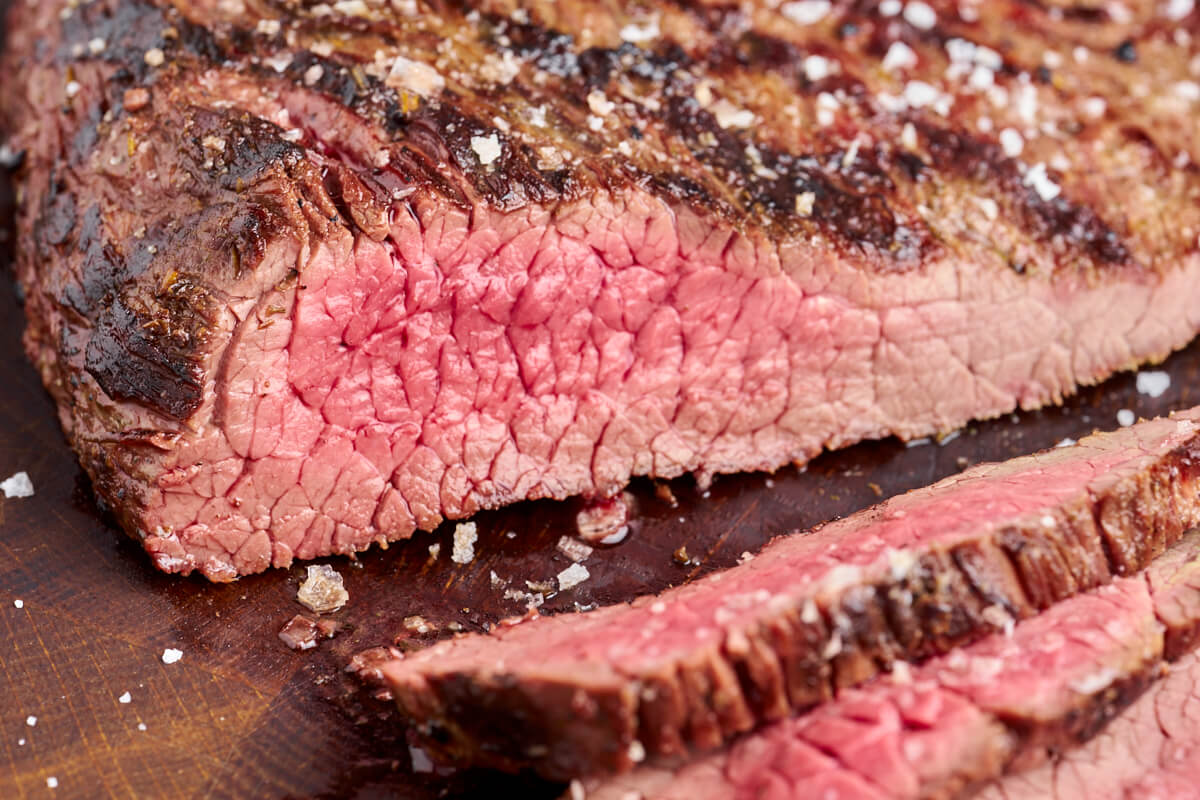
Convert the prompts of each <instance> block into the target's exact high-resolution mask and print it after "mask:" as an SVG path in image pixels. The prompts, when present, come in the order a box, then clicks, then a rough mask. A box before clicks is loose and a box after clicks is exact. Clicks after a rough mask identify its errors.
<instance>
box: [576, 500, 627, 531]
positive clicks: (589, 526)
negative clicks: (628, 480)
mask: <svg viewBox="0 0 1200 800" xmlns="http://www.w3.org/2000/svg"><path fill="white" fill-rule="evenodd" d="M632 502H633V498H632V496H630V495H629V494H628V493H624V494H620V495H617V496H616V497H607V498H603V499H600V500H594V501H592V502H591V503H589V504H588V506H587V507H586V508H584V509H582V510H581V511H579V513H577V514H576V515H575V531H576V536H578V537H579V538H580V539H582V540H583V541H585V542H587V543H588V544H616V543H617V542H619V541H621V540H622V539H624V538H625V535H626V534H627V533H628V532H629V529H628V522H629V516H630V506H631V504H632Z"/></svg>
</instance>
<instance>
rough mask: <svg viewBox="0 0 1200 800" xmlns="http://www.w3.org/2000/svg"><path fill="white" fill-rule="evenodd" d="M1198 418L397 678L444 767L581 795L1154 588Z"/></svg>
mask: <svg viewBox="0 0 1200 800" xmlns="http://www.w3.org/2000/svg"><path fill="white" fill-rule="evenodd" d="M1198 419H1200V409H1192V410H1190V411H1187V412H1184V413H1181V414H1178V415H1176V416H1174V417H1172V418H1163V419H1156V420H1152V421H1147V422H1141V423H1139V424H1137V425H1135V426H1133V427H1130V428H1124V429H1120V430H1117V431H1115V432H1113V433H1103V434H1096V435H1093V436H1090V437H1087V438H1085V439H1083V440H1081V441H1080V442H1079V443H1078V444H1076V445H1074V446H1072V447H1061V448H1055V449H1051V450H1047V451H1044V452H1041V453H1038V454H1035V455H1032V456H1028V457H1024V458H1018V459H1014V460H1011V461H1008V462H1005V463H1001V464H982V465H979V466H977V467H974V468H972V469H970V470H967V471H966V472H963V473H961V474H959V475H956V476H953V477H950V478H947V479H945V480H943V481H941V482H939V483H937V484H934V485H933V486H930V487H927V488H924V489H919V490H916V491H913V492H909V493H908V494H905V495H901V496H898V497H895V498H892V499H891V500H888V501H886V502H884V503H882V504H880V505H878V506H875V507H874V508H870V509H867V510H865V511H862V512H859V513H857V514H854V515H852V516H850V517H846V518H845V519H842V520H839V521H837V522H833V523H829V524H827V525H824V526H822V527H818V528H816V529H814V530H812V531H810V532H807V533H803V534H793V535H791V536H786V537H781V538H778V539H775V540H774V541H773V542H771V543H770V544H769V545H768V546H767V547H766V548H765V549H764V550H763V551H762V552H761V553H760V554H759V555H758V556H756V557H754V558H753V559H752V560H751V561H749V562H748V563H745V564H742V565H739V566H737V567H733V568H731V569H729V570H726V571H723V572H718V573H715V574H713V575H710V576H708V577H706V578H703V579H701V580H698V581H696V582H694V583H691V584H688V585H685V586H682V587H678V588H675V589H670V590H668V591H666V592H663V593H662V594H661V595H658V596H647V597H643V598H639V599H638V600H636V601H634V602H633V603H630V604H622V605H616V606H610V607H606V608H602V609H599V610H596V611H591V612H586V613H581V614H564V615H559V616H552V617H541V618H536V619H533V620H531V621H526V622H520V623H519V624H515V625H512V626H503V625H502V626H498V627H497V628H496V629H494V630H493V631H492V633H491V634H490V635H468V636H463V637H460V638H457V639H451V640H447V641H444V642H441V643H439V644H436V645H434V646H432V647H430V648H427V649H425V650H422V651H419V652H417V653H413V654H410V655H408V656H406V657H405V658H403V659H400V660H396V661H394V662H392V663H390V664H389V665H387V666H385V667H383V675H384V677H385V678H386V680H387V682H388V684H389V686H390V688H391V690H392V692H393V694H394V695H395V697H396V700H397V702H398V703H399V706H400V708H401V710H402V711H403V712H404V713H405V714H406V715H407V716H408V717H410V718H411V719H413V720H415V721H416V722H417V723H419V725H418V730H419V732H420V733H421V734H422V735H423V737H424V738H425V739H426V740H427V741H426V746H427V747H428V748H429V749H430V750H431V751H434V752H436V753H438V754H440V755H441V756H442V757H443V758H446V759H449V760H454V761H459V762H469V763H476V764H485V765H489V766H494V767H499V768H502V769H520V768H523V767H527V766H531V767H532V768H533V769H535V770H537V771H538V772H540V773H541V774H543V775H546V776H548V777H552V778H567V777H572V776H576V775H586V774H592V773H601V772H608V771H622V770H626V769H629V768H630V767H631V766H633V764H634V763H635V762H636V761H637V760H638V759H637V756H639V755H642V754H648V755H651V756H658V755H679V754H683V753H686V752H688V751H689V750H692V749H703V748H710V747H715V746H717V745H719V744H721V743H722V742H723V741H725V740H727V739H729V738H731V737H733V736H734V735H736V734H738V733H742V732H744V731H747V730H750V729H752V728H754V727H757V726H758V725H759V724H761V723H762V722H764V721H769V720H776V719H781V718H784V717H787V716H789V715H790V714H791V713H792V712H793V711H794V710H796V709H803V708H806V707H809V706H812V705H814V704H817V703H819V702H822V701H825V700H827V699H828V698H830V697H831V696H833V694H834V692H835V691H836V690H837V689H838V688H839V687H847V686H852V685H855V684H858V683H861V682H862V681H864V680H866V679H868V678H870V677H871V676H872V675H874V674H876V673H877V672H879V671H881V670H884V669H886V668H887V667H888V665H889V664H890V663H891V662H893V661H895V660H897V659H921V658H925V657H928V656H931V655H934V654H937V653H944V652H946V651H948V650H949V649H951V648H953V647H955V646H957V645H960V644H963V643H965V642H969V641H972V640H974V639H978V638H980V637H982V636H984V635H986V634H988V633H989V632H992V631H995V630H997V629H1003V628H1005V627H1007V626H1008V625H1010V624H1011V623H1012V621H1013V619H1014V618H1016V619H1022V618H1027V617H1030V616H1033V615H1035V614H1036V613H1037V612H1039V611H1041V610H1043V609H1046V608H1048V607H1050V606H1052V605H1053V604H1054V603H1056V602H1058V601H1061V600H1064V599H1066V598H1068V597H1071V596H1073V595H1076V594H1078V593H1080V592H1083V591H1086V590H1089V589H1092V588H1094V587H1096V586H1099V585H1101V584H1105V583H1108V582H1109V581H1110V580H1111V579H1112V577H1114V576H1119V575H1131V574H1133V573H1135V572H1136V571H1138V570H1140V569H1142V568H1143V567H1144V566H1145V565H1146V564H1147V563H1149V562H1150V561H1151V560H1152V559H1153V558H1154V557H1155V556H1157V555H1158V554H1159V553H1161V552H1162V551H1163V550H1164V549H1165V548H1166V547H1168V546H1169V545H1170V544H1172V543H1173V542H1175V541H1177V540H1178V539H1179V537H1180V536H1181V535H1182V534H1183V532H1184V531H1185V530H1187V529H1188V528H1190V527H1191V526H1193V525H1196V524H1197V523H1200V428H1198V427H1197V424H1196V421H1197V420H1198ZM1178 613H1180V614H1182V615H1184V616H1187V617H1188V618H1189V619H1190V617H1191V616H1192V610H1191V608H1190V607H1188V606H1186V605H1182V606H1181V607H1180V609H1179V611H1178Z"/></svg>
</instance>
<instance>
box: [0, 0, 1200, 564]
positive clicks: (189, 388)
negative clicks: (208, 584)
mask: <svg viewBox="0 0 1200 800" xmlns="http://www.w3.org/2000/svg"><path fill="white" fill-rule="evenodd" d="M1127 5H1128V4H1127ZM1161 5H1162V4H1151V3H1144V4H1141V5H1139V6H1138V7H1137V9H1136V10H1131V11H1130V13H1129V14H1123V15H1121V16H1120V17H1111V16H1109V15H1107V13H1106V12H1104V11H1102V10H1100V11H1096V12H1095V13H1089V14H1063V13H1061V11H1060V10H1059V9H1058V8H1056V7H1052V6H1050V5H1048V4H1037V3H1028V2H1023V1H1021V0H1006V1H1005V2H994V3H987V4H977V5H976V6H972V10H971V11H970V12H969V13H968V12H966V11H962V12H960V10H959V8H960V7H959V4H958V3H954V2H950V1H949V0H944V1H943V2H932V3H929V4H921V5H920V6H919V9H920V12H919V13H917V12H914V13H913V14H908V15H893V16H888V15H885V14H882V13H881V12H879V11H878V9H877V8H876V7H875V6H874V4H870V3H850V2H839V3H837V4H829V3H782V4H781V3H776V2H760V3H737V4H734V3H730V4H717V3H676V4H673V3H666V2H642V1H641V0H639V1H638V2H636V3H635V2H632V0H630V1H629V2H609V3H604V4H601V5H596V4H594V3H587V2H583V1H582V0H570V1H569V2H559V3H534V2H528V3H519V2H516V1H515V0H481V2H478V3H470V4H468V3H459V2H438V3H432V2H426V0H412V1H411V2H394V3H390V4H389V3H373V2H367V3H334V4H332V5H330V4H316V5H312V4H273V3H257V2H256V3H243V2H241V1H240V0H233V1H232V2H229V1H227V0H219V1H218V0H174V1H173V2H171V3H168V2H166V0H88V1H87V2H82V3H75V2H69V3H68V2H66V0H60V2H51V1H49V0H48V1H47V2H39V3H32V2H17V3H14V4H13V6H12V9H11V12H10V19H9V22H10V26H9V42H8V48H7V50H6V54H5V56H4V61H3V64H2V65H0V66H2V67H3V69H4V70H5V71H6V73H7V74H9V75H21V80H19V81H17V80H14V81H5V82H4V83H3V86H2V87H0V109H2V111H0V114H3V125H4V126H5V127H7V128H8V129H9V130H10V131H11V136H12V143H13V145H14V146H15V147H16V148H18V149H23V150H24V151H25V160H24V166H23V167H22V169H21V170H20V172H19V174H18V180H19V182H20V185H21V196H22V200H23V202H22V205H21V212H20V216H19V220H18V227H19V261H18V266H17V273H18V278H19V281H20V284H21V287H22V289H23V292H24V296H25V297H26V313H27V316H28V320H29V326H28V330H27V335H26V344H27V349H28V351H29V354H30V356H31V358H32V359H33V361H34V363H35V364H36V365H37V367H38V368H39V370H40V371H41V374H42V376H43V379H44V381H45V384H46V386H47V388H48V389H49V390H50V392H51V393H53V395H54V396H55V399H56V400H57V402H58V406H59V410H60V416H61V420H62V423H63V426H64V429H65V430H66V432H67V435H68V437H69V438H70V440H71V442H72V444H73V446H74V447H75V449H76V450H77V451H78V453H79V455H80V459H81V461H82V463H83V465H84V467H85V468H86V470H87V471H88V473H89V474H90V475H91V476H92V479H93V482H94V484H95V487H96V489H97V492H98V494H99V496H100V497H101V498H103V500H104V501H105V502H106V503H107V504H108V505H109V506H111V507H112V508H113V509H114V511H115V512H116V514H117V516H118V518H119V519H120V521H121V523H122V524H123V525H124V527H125V528H127V529H128V531H129V532H130V533H132V534H134V535H136V536H137V537H139V538H140V539H141V540H142V541H143V543H144V545H145V547H146V549H147V550H148V551H149V552H150V553H151V554H152V556H153V558H154V561H155V563H156V564H157V565H158V566H159V567H160V568H162V569H164V570H168V571H172V572H181V573H186V572H190V571H192V570H199V571H201V572H203V573H204V574H205V575H206V576H208V577H209V578H212V579H216V580H225V579H231V578H233V577H235V576H236V575H238V574H241V573H248V572H255V571H258V570H262V569H265V568H267V567H269V566H271V565H277V566H279V565H286V564H288V563H289V562H290V561H291V560H292V559H293V558H308V557H312V556H318V555H322V554H326V553H331V552H336V553H351V552H354V551H356V550H360V549H363V548H366V547H368V546H369V545H370V544H371V543H372V542H384V541H386V540H389V539H399V538H404V537H406V536H408V535H410V533H411V532H412V531H413V530H414V529H416V528H425V529H429V528H433V527H434V526H436V525H437V524H438V523H439V522H440V521H441V520H443V519H444V518H461V517H465V516H468V515H470V514H472V513H473V512H474V511H476V510H477V509H480V508H484V507H493V506H497V505H500V504H505V503H510V502H513V501H516V500H521V499H525V498H538V497H554V498H563V497H567V496H570V495H575V494H578V493H597V494H604V493H608V492H612V491H615V490H617V489H618V487H620V486H622V485H623V484H625V483H626V482H627V481H628V480H629V479H630V478H631V476H634V475H653V476H664V477H668V476H676V475H680V474H682V473H688V472H692V473H696V474H697V475H699V476H700V478H701V479H705V478H706V477H707V476H711V475H713V474H715V473H720V472H726V471H734V470H752V469H754V470H769V469H774V468H776V467H778V466H780V465H783V464H788V463H791V462H802V461H805V460H806V459H808V458H810V457H812V456H813V455H814V454H816V453H818V452H819V451H820V450H821V449H822V448H826V447H839V446H842V445H845V444H848V443H850V442H855V441H858V440H860V439H863V438H867V437H878V436H885V435H888V434H895V435H898V436H901V437H906V438H907V437H915V436H922V435H926V434H931V433H934V432H937V431H945V430H949V429H952V428H954V427H956V426H959V425H961V424H963V423H964V422H965V421H967V420H969V419H971V418H977V417H988V416H992V415H996V414H999V413H1002V412H1006V411H1008V410H1010V409H1013V408H1016V407H1018V406H1021V407H1025V408H1033V407H1037V406H1040V405H1043V404H1046V403H1052V402H1055V401H1057V400H1059V399H1060V398H1061V397H1062V396H1063V395H1064V394H1066V393H1069V392H1071V391H1073V390H1074V389H1075V387H1076V386H1078V385H1079V384H1083V383H1091V382H1094V381H1097V380H1099V379H1101V378H1103V377H1105V376H1107V375H1109V374H1111V373H1112V372H1113V371H1114V370H1118V369H1125V368H1129V367H1132V366H1133V365H1135V364H1138V363H1141V362H1144V361H1148V360H1154V359H1158V358H1162V357H1164V356H1165V355H1166V354H1167V353H1168V352H1170V351H1171V350H1172V349H1173V348H1177V347H1179V346H1181V345H1182V344H1184V343H1185V342H1187V341H1188V340H1189V339H1191V338H1192V337H1193V335H1194V334H1195V333H1196V330H1197V326H1198V324H1200V257H1198V256H1197V253H1196V249H1197V241H1196V240H1197V232H1198V231H1200V206H1198V205H1197V204H1196V203H1195V201H1194V198H1195V196H1196V193H1197V191H1198V190H1200V172H1197V171H1196V170H1195V169H1194V167H1193V166H1192V165H1193V164H1194V163H1196V162H1198V161H1200V148H1197V146H1196V145H1197V139H1196V137H1197V134H1196V132H1195V127H1194V126H1193V125H1191V124H1190V121H1191V118H1192V113H1193V110H1194V109H1193V106H1194V104H1195V99H1194V97H1193V94H1194V93H1189V91H1188V90H1189V88H1190V86H1191V84H1190V83H1189V82H1190V81H1191V73H1190V72H1189V67H1188V65H1189V63H1190V62H1191V61H1192V59H1193V56H1194V52H1193V50H1194V44H1193V42H1194V41H1196V40H1195V39H1192V38H1188V37H1183V36H1180V37H1174V36H1173V35H1172V31H1173V30H1174V28H1175V27H1176V25H1177V23H1176V21H1172V20H1168V19H1166V18H1165V17H1162V16H1158V15H1159V14H1160V6H1161ZM468 6H474V7H473V8H468ZM285 9H286V11H285ZM1047 52H1053V53H1056V54H1060V58H1059V59H1058V60H1057V61H1056V62H1055V65H1054V66H1053V68H1051V67H1049V66H1047V65H1046V63H1043V54H1044V53H1047ZM1073 53H1079V54H1080V55H1079V57H1077V58H1075V57H1072V54H1073Z"/></svg>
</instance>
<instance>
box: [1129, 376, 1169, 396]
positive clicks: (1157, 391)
mask: <svg viewBox="0 0 1200 800" xmlns="http://www.w3.org/2000/svg"><path fill="white" fill-rule="evenodd" d="M1170 388H1171V376H1170V374H1168V373H1166V372H1163V371H1162V370H1156V369H1152V370H1146V371H1145V372H1139V373H1138V375H1137V390H1138V394H1144V395H1146V396H1148V397H1162V395H1163V393H1164V392H1165V391H1167V389H1170Z"/></svg>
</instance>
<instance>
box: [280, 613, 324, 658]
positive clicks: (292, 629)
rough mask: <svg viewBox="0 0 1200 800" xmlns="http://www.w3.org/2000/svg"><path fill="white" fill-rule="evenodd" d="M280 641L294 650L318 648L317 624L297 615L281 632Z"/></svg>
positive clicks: (301, 615)
mask: <svg viewBox="0 0 1200 800" xmlns="http://www.w3.org/2000/svg"><path fill="white" fill-rule="evenodd" d="M279 639H280V641H282V642H283V643H284V644H286V645H287V646H288V647H290V648H292V649H293V650H311V649H313V648H314V647H316V646H317V626H316V623H314V622H313V621H312V620H311V619H309V618H308V617H306V616H304V615H303V614H297V615H296V616H294V617H292V618H291V619H290V620H288V622H287V624H286V625H284V626H283V627H282V628H281V629H280V630H279Z"/></svg>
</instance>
